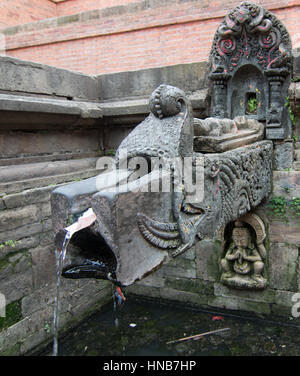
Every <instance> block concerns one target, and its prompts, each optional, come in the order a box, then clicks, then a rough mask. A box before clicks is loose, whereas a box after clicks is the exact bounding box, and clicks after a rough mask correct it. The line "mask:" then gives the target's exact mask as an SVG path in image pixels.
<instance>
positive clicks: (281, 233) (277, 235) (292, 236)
mask: <svg viewBox="0 0 300 376" xmlns="http://www.w3.org/2000/svg"><path fill="white" fill-rule="evenodd" d="M269 237H270V241H271V242H272V243H273V242H274V243H285V242H286V243H290V244H295V245H299V244H300V241H299V222H297V221H292V220H291V219H289V222H288V223H286V222H284V221H272V222H270V223H269Z"/></svg>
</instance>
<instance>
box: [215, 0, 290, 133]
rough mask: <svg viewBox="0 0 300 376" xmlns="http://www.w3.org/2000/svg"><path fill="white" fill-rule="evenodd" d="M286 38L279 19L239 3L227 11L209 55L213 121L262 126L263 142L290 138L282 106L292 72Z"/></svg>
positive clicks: (257, 7)
mask: <svg viewBox="0 0 300 376" xmlns="http://www.w3.org/2000/svg"><path fill="white" fill-rule="evenodd" d="M291 51H292V46H291V40H290V36H289V34H288V32H287V30H286V28H285V27H284V25H283V24H282V23H281V22H280V21H279V20H278V19H277V17H276V16H275V15H274V14H272V13H270V12H268V11H267V10H265V9H264V8H262V7H260V6H258V5H255V4H252V3H249V2H243V3H241V4H240V5H239V6H238V7H236V8H235V9H233V10H231V11H230V12H229V13H228V14H227V16H226V17H225V19H224V21H223V22H222V23H221V25H220V26H219V28H218V29H217V32H216V34H215V37H214V41H213V45H212V48H211V52H210V75H209V78H210V79H211V81H212V83H213V90H212V114H211V116H213V117H219V118H230V119H233V118H235V117H236V116H247V117H250V118H254V119H256V120H258V121H262V122H265V123H266V138H267V139H285V138H289V137H291V121H290V118H289V114H288V111H287V108H286V107H285V102H286V97H287V95H288V87H289V84H290V76H291V70H292V53H291Z"/></svg>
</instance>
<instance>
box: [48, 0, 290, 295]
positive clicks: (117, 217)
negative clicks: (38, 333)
mask: <svg viewBox="0 0 300 376" xmlns="http://www.w3.org/2000/svg"><path fill="white" fill-rule="evenodd" d="M291 67H292V62H291V41H290V37H289V34H288V32H287V31H286V29H285V27H284V25H283V24H282V23H281V22H280V21H279V20H278V19H277V18H276V17H275V16H274V15H273V14H272V13H270V12H268V11H267V10H265V9H263V8H262V7H260V6H258V5H255V4H252V3H249V2H243V3H241V4H240V5H239V6H238V7H236V8H234V9H233V10H231V11H230V12H229V13H228V15H227V16H226V17H225V19H224V20H223V21H222V23H221V25H220V26H219V28H218V29H217V31H216V34H215V37H214V41H213V45H212V48H211V53H210V72H209V78H210V80H211V84H212V85H211V86H212V87H211V98H212V117H210V118H207V119H204V120H201V119H194V117H193V114H192V108H191V104H190V102H189V100H188V98H187V96H186V95H185V93H184V92H183V91H182V90H180V89H178V88H175V87H172V86H168V85H161V86H159V87H158V88H157V89H156V90H154V92H153V93H152V94H151V96H150V102H149V105H150V114H149V116H148V117H147V118H146V119H145V120H144V121H143V122H142V123H140V124H139V125H138V126H137V127H136V128H135V129H134V130H133V131H132V132H131V133H130V134H129V135H128V136H127V137H126V138H125V139H124V140H123V142H122V143H121V144H120V146H119V148H118V150H117V153H116V156H115V158H114V161H113V163H111V164H110V168H109V169H108V170H107V171H106V172H104V173H102V174H100V175H99V176H98V177H95V178H91V179H87V180H85V181H82V182H78V183H73V184H70V185H67V186H64V187H60V188H58V189H56V190H55V191H54V192H53V194H52V199H51V200H52V216H53V225H54V230H55V233H56V234H58V235H57V238H56V239H58V238H59V234H62V233H63V231H64V228H65V227H66V226H68V225H70V224H72V223H73V222H75V221H76V219H77V218H78V216H79V215H80V214H81V213H82V212H84V211H85V210H87V209H88V208H92V210H93V213H94V214H95V216H96V221H95V222H94V223H93V224H92V225H91V226H89V227H87V228H85V229H83V230H81V231H78V232H77V233H75V234H74V236H73V238H72V239H71V241H70V245H69V247H70V250H69V254H70V260H69V266H68V267H67V268H66V269H65V271H64V276H65V277H70V278H75V277H78V278H80V277H95V278H107V279H110V280H112V281H114V282H115V283H117V284H120V285H125V286H127V285H130V284H132V283H134V282H135V281H137V280H140V279H142V278H144V277H145V276H147V275H148V274H150V273H152V272H154V271H155V270H157V269H158V268H160V267H161V266H162V265H164V264H166V263H167V262H168V261H170V260H172V259H173V258H174V257H177V256H178V255H180V254H182V253H184V252H186V251H187V250H189V249H190V248H191V247H192V246H193V245H194V244H195V242H196V241H197V240H201V239H203V238H205V237H213V236H214V235H215V233H216V231H217V230H219V229H223V230H224V229H225V228H226V226H227V225H228V224H232V223H234V222H235V221H237V222H236V223H237V224H239V223H240V222H239V221H240V220H241V219H240V218H243V220H242V222H243V221H244V222H245V221H246V220H245V218H248V217H245V215H246V214H247V213H248V212H250V211H251V210H253V209H255V208H256V207H257V206H258V205H259V204H260V203H261V202H262V201H263V200H264V199H265V198H267V197H268V195H269V193H270V192H271V176H272V152H273V142H272V141H271V140H281V139H285V138H288V137H290V135H291V122H290V119H289V116H288V110H287V108H286V106H285V105H284V101H285V98H286V96H287V90H288V87H289V83H290V76H291ZM250 104H251V105H250ZM107 162H108V161H107ZM108 164H109V163H108ZM251 218H252V219H251V220H248V219H247V221H248V222H247V221H246V222H247V223H250V226H251V224H252V225H253V226H254V228H255V224H253V223H254V222H255V223H256V222H257V221H256V220H255V221H254V220H253V218H255V217H251ZM253 221H254V222H253ZM242 226H243V225H241V228H242ZM258 227H259V228H261V229H262V228H263V224H261V225H259V226H258ZM239 231H240V232H241V233H243V236H244V238H245V239H248V237H247V236H246V235H247V234H246V233H247V230H239ZM235 232H236V233H238V230H236V231H235ZM257 233H258V232H257ZM263 239H264V237H260V242H259V243H258V244H257V249H258V253H259V255H258V256H257V255H256V253H255V252H256V248H255V247H254V248H253V247H252V245H251V244H250V240H249V241H248V240H247V241H246V240H243V241H241V244H239V241H238V240H237V237H234V236H233V243H232V244H231V245H228V247H229V249H230V250H228V251H227V252H226V253H225V255H224V257H223V259H222V268H223V271H224V275H223V280H224V281H225V282H226V283H227V284H229V285H231V286H236V285H240V286H242V287H243V286H250V287H252V286H256V287H257V286H258V288H264V287H265V285H266V283H265V280H264V278H263V277H262V272H261V270H262V263H263V261H262V259H263V252H261V250H262V249H263V248H262V247H263V244H262V242H263ZM226 249H227V248H226ZM247 252H248V253H249V254H250V253H251V252H252V254H253V255H250V256H249V255H247ZM254 254H255V255H254ZM235 257H236V259H237V260H238V262H239V264H238V262H237V263H236V262H235V261H234V260H235ZM249 263H252V264H253V268H254V274H253V276H248V275H246V277H245V278H246V279H245V278H244V277H241V276H242V269H241V265H243V266H244V265H245V270H246V271H247V268H248V266H249V265H250V264H249ZM231 264H233V268H234V267H235V269H236V273H237V274H238V275H237V276H236V275H231V273H230V270H231V269H230V270H229V267H230V268H231ZM245 273H246V272H245ZM248 277H249V278H248Z"/></svg>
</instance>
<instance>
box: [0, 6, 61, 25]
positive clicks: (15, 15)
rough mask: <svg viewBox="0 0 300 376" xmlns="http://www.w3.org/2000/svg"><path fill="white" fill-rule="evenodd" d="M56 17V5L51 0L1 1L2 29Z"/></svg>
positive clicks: (0, 20) (0, 17)
mask: <svg viewBox="0 0 300 376" xmlns="http://www.w3.org/2000/svg"><path fill="white" fill-rule="evenodd" d="M50 17H56V5H55V3H53V2H52V1H50V0H15V1H10V0H1V1H0V27H1V28H2V27H6V26H15V25H19V24H24V23H27V22H34V21H37V20H43V19H45V18H50Z"/></svg>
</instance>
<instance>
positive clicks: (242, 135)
mask: <svg viewBox="0 0 300 376" xmlns="http://www.w3.org/2000/svg"><path fill="white" fill-rule="evenodd" d="M194 132H195V138H194V150H195V151H197V152H202V153H203V152H204V153H213V152H223V151H227V150H231V149H235V148H237V147H239V146H245V145H248V144H252V143H254V142H256V141H259V140H262V139H263V137H264V126H263V124H262V123H260V122H258V121H257V120H255V119H248V118H246V117H245V116H238V117H236V118H234V119H233V120H231V119H219V118H206V119H204V120H200V119H194Z"/></svg>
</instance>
